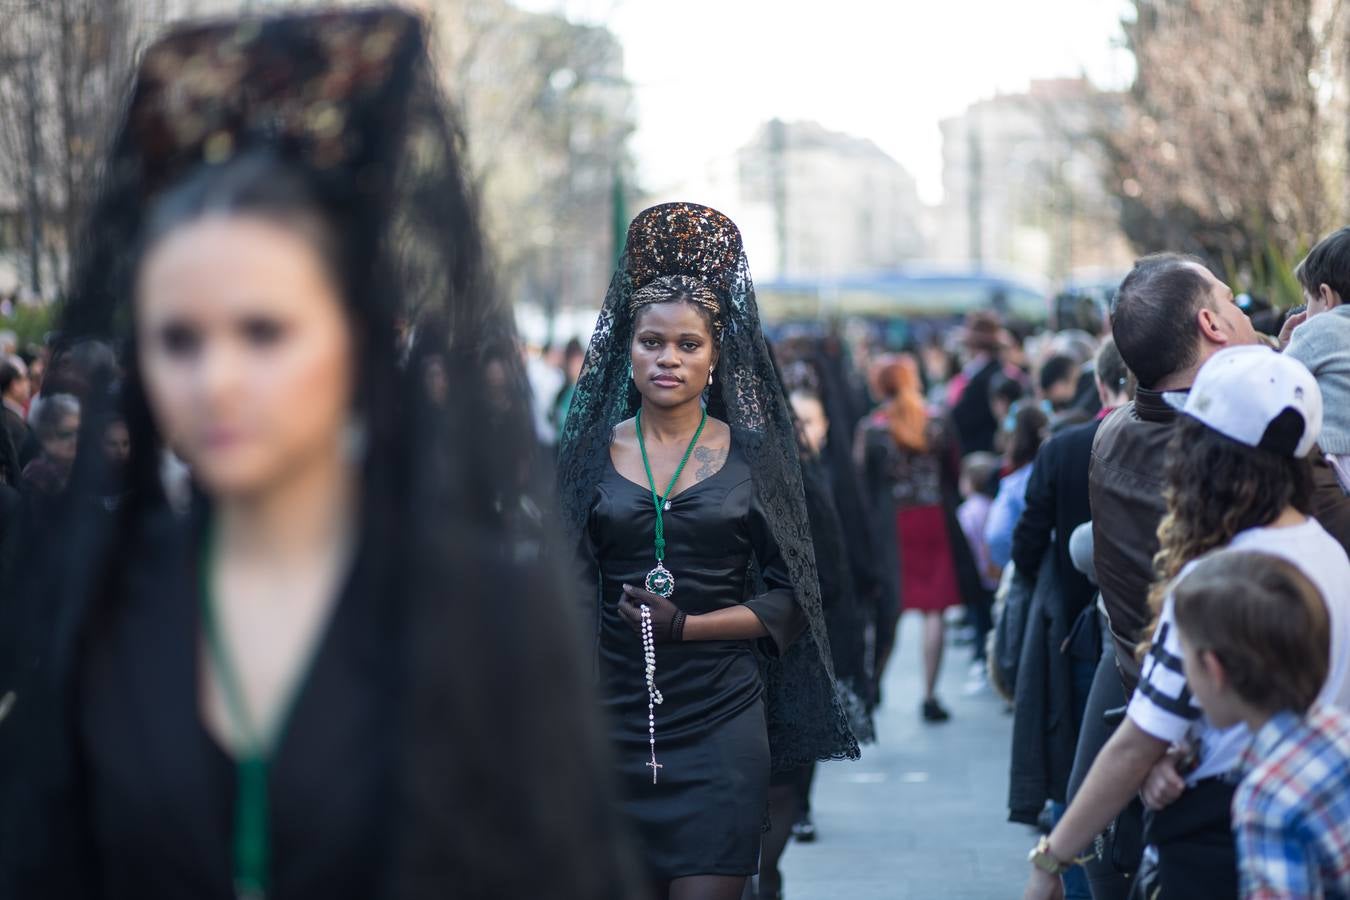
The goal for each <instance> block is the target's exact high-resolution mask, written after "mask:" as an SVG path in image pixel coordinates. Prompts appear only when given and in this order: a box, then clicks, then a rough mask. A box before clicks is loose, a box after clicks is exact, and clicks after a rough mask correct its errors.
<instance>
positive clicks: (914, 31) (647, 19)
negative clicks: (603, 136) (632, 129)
mask: <svg viewBox="0 0 1350 900" xmlns="http://www.w3.org/2000/svg"><path fill="white" fill-rule="evenodd" d="M517 2H518V4H519V5H521V6H524V7H526V8H530V9H536V10H552V11H557V10H562V11H565V12H566V13H567V14H568V15H570V16H571V17H572V18H574V19H579V20H582V21H602V22H604V24H606V25H608V26H609V27H610V28H611V29H612V30H613V31H614V32H615V33H616V34H617V35H618V37H619V40H620V41H621V42H622V43H623V46H624V53H625V69H626V71H627V74H628V77H629V78H630V79H631V80H632V81H633V83H634V85H635V86H636V89H637V98H638V119H639V121H638V133H637V135H636V136H635V138H634V142H633V150H634V152H635V154H636V156H637V159H638V165H639V170H640V173H641V177H642V179H643V184H644V186H646V187H649V188H652V189H654V190H656V191H660V190H661V189H662V188H663V187H669V186H671V185H674V184H677V183H679V182H680V181H681V180H683V173H685V172H686V171H687V170H688V167H689V166H691V165H700V164H701V163H703V162H704V161H706V160H708V159H710V158H713V157H716V156H720V155H723V154H726V153H729V152H731V151H732V150H734V149H736V148H737V147H738V146H740V145H741V144H743V143H745V141H746V140H747V139H748V138H749V137H750V135H751V133H752V132H753V131H754V130H755V128H756V127H757V126H758V125H759V124H760V123H761V122H763V121H765V120H767V119H770V118H773V117H775V116H777V117H780V118H783V119H788V120H796V119H814V120H817V121H819V122H821V123H822V124H824V125H825V126H826V127H827V128H831V129H835V130H838V131H843V132H847V133H849V134H853V135H857V136H860V137H868V138H871V139H872V140H874V141H876V143H877V144H879V145H880V146H881V148H882V149H883V150H885V151H886V152H887V153H889V154H891V155H892V156H893V157H895V158H896V159H897V160H899V161H900V163H901V164H902V165H904V166H905V168H906V169H908V170H909V171H910V173H911V174H913V175H914V177H915V178H916V179H917V180H918V183H919V192H920V195H921V196H922V198H923V199H924V200H925V201H926V202H929V203H936V202H938V201H939V200H940V199H941V195H942V157H941V148H942V141H941V134H940V132H939V131H938V122H939V121H940V120H941V119H943V118H946V117H948V116H952V115H956V114H959V113H960V112H961V111H962V110H963V109H965V108H966V106H967V105H969V104H970V103H971V102H973V101H975V100H978V99H981V98H983V97H989V96H992V95H993V94H995V93H996V92H999V91H1002V92H1013V91H1020V90H1025V89H1026V86H1027V83H1028V82H1029V81H1030V80H1031V79H1032V78H1050V77H1058V76H1075V75H1078V74H1080V73H1086V74H1087V75H1088V76H1089V77H1090V78H1092V79H1093V80H1094V81H1095V82H1096V83H1098V84H1100V85H1102V86H1121V85H1123V84H1124V83H1126V82H1127V81H1128V79H1129V77H1130V72H1131V70H1130V59H1129V55H1128V54H1127V53H1124V52H1123V51H1122V50H1120V49H1119V47H1120V43H1121V33H1120V18H1121V16H1122V15H1123V14H1124V12H1125V9H1126V7H1128V5H1129V4H1128V3H1126V2H1124V0H825V2H821V0H810V2H805V0H517Z"/></svg>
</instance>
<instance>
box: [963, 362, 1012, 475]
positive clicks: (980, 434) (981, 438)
mask: <svg viewBox="0 0 1350 900" xmlns="http://www.w3.org/2000/svg"><path fill="white" fill-rule="evenodd" d="M1001 369H1002V365H1001V364H1000V363H999V361H998V360H997V359H991V360H989V362H988V363H986V364H985V366H984V368H982V369H980V371H978V372H976V373H975V375H974V376H973V377H972V378H971V379H970V381H969V382H968V383H967V384H966V387H965V390H963V391H961V398H960V399H959V400H957V401H956V406H954V407H953V408H952V422H953V424H955V426H956V442H957V444H958V445H960V447H961V456H963V457H964V456H966V455H968V454H970V453H975V452H977V451H980V452H984V453H988V452H990V451H992V450H993V449H994V436H995V435H997V434H998V424H999V423H998V422H995V421H994V413H993V411H992V410H990V409H989V382H991V381H993V380H994V376H995V375H996V374H998V372H999V371H1000V370H1001Z"/></svg>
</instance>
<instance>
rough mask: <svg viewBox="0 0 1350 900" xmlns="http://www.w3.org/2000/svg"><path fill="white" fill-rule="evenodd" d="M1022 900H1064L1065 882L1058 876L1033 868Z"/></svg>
mask: <svg viewBox="0 0 1350 900" xmlns="http://www.w3.org/2000/svg"><path fill="white" fill-rule="evenodd" d="M1022 900H1064V882H1063V881H1062V880H1061V879H1060V877H1059V876H1058V875H1051V874H1050V873H1049V872H1047V871H1045V870H1044V869H1037V868H1035V867H1034V866H1033V867H1032V869H1031V877H1030V878H1028V879H1027V887H1026V890H1024V891H1023V892H1022Z"/></svg>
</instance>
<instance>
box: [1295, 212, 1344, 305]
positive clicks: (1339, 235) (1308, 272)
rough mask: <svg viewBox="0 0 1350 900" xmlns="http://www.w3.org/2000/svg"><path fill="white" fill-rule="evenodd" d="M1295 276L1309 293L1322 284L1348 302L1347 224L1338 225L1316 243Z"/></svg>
mask: <svg viewBox="0 0 1350 900" xmlns="http://www.w3.org/2000/svg"><path fill="white" fill-rule="evenodd" d="M1294 277H1295V278H1297V279H1298V282H1299V284H1301V285H1303V289H1304V290H1305V291H1307V292H1308V293H1309V294H1313V295H1316V294H1317V291H1318V289H1319V288H1320V287H1321V286H1322V285H1324V284H1325V285H1326V286H1327V287H1329V288H1331V289H1332V290H1333V291H1335V292H1336V293H1337V294H1339V295H1340V298H1341V300H1342V301H1345V302H1347V303H1350V227H1346V228H1338V229H1337V230H1336V231H1333V232H1332V233H1331V234H1329V235H1327V236H1326V237H1324V238H1322V239H1321V240H1320V241H1318V242H1317V246H1315V247H1313V248H1312V249H1311V250H1309V251H1308V255H1307V256H1305V257H1304V258H1303V261H1302V262H1301V263H1299V264H1298V267H1297V268H1295V269H1294Z"/></svg>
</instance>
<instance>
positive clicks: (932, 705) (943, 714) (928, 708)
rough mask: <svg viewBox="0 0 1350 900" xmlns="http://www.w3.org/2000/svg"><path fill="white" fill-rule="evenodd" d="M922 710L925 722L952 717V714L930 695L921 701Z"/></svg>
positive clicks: (942, 720) (945, 719) (941, 720)
mask: <svg viewBox="0 0 1350 900" xmlns="http://www.w3.org/2000/svg"><path fill="white" fill-rule="evenodd" d="M922 712H923V720H924V721H925V722H945V721H947V720H948V719H950V718H951V717H952V714H951V713H949V712H947V710H946V709H944V708H943V706H942V704H941V703H939V702H938V700H937V698H936V697H930V698H929V699H927V700H925V701H923V710H922Z"/></svg>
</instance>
